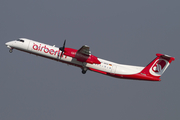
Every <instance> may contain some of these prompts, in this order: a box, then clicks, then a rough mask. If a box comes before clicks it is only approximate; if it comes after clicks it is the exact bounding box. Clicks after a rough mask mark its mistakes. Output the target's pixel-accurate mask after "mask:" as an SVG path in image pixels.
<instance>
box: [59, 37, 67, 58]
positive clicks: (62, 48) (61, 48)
mask: <svg viewBox="0 0 180 120" xmlns="http://www.w3.org/2000/svg"><path fill="white" fill-rule="evenodd" d="M65 44H66V39H65V40H64V44H63V47H60V48H59V50H61V51H62V53H61V56H60V58H61V57H62V55H63V53H64V48H65Z"/></svg>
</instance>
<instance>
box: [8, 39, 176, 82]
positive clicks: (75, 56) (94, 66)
mask: <svg viewBox="0 0 180 120" xmlns="http://www.w3.org/2000/svg"><path fill="white" fill-rule="evenodd" d="M65 44H66V40H64V43H63V46H62V47H55V45H53V46H51V45H47V44H44V43H40V42H37V41H34V40H30V39H27V38H18V39H17V40H13V41H10V42H7V43H5V45H6V46H7V47H8V48H9V52H10V53H12V52H13V49H16V50H20V51H23V52H27V53H30V54H34V55H37V56H41V57H45V58H49V59H52V60H56V61H59V62H62V63H66V64H70V65H73V66H76V67H80V68H81V69H82V73H83V74H85V73H86V72H87V70H90V71H94V72H98V73H101V74H104V75H108V76H111V77H115V78H123V79H134V80H148V81H161V79H160V77H161V75H162V74H163V73H164V71H165V70H166V69H167V67H168V66H169V65H170V63H171V62H172V61H174V60H175V58H174V57H171V56H168V55H165V54H159V53H157V54H156V58H155V59H154V60H153V61H152V62H150V63H149V64H148V65H147V66H146V67H141V66H133V65H124V64H118V63H114V62H111V61H107V60H104V59H101V58H98V57H96V56H94V55H92V54H91V51H90V48H89V46H87V45H83V46H82V47H81V48H80V49H78V50H76V49H72V48H67V47H65Z"/></svg>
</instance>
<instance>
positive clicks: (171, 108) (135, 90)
mask: <svg viewBox="0 0 180 120" xmlns="http://www.w3.org/2000/svg"><path fill="white" fill-rule="evenodd" d="M179 12H180V1H179V0H171V1H170V0H128V1H127V0H121V1H118V0H111V1H108V0H98V1H97V0H89V1H84V0H78V1H70V0H61V1H60V0H51V1H48V0H42V1H41V0H31V1H29V0H1V1H0V44H1V47H0V50H1V64H0V65H1V69H0V73H1V75H0V120H57V119H61V120H70V119H73V120H92V119H93V120H100V119H101V120H131V119H133V120H170V119H171V120H172V119H175V120H178V119H180V114H179V112H180V104H179V101H180V96H179V91H180V87H179V84H180V80H179V75H178V73H179V67H180V65H179V63H180V60H179V59H180V56H179V43H180V42H179V39H180V15H179ZM19 37H25V38H29V39H33V40H36V41H39V42H43V43H47V44H51V45H54V44H55V45H56V46H62V44H63V41H64V39H66V40H67V42H66V46H67V47H71V48H76V49H79V48H80V47H81V46H82V45H85V44H87V45H89V46H90V49H91V52H92V54H93V55H96V56H97V57H99V58H103V59H107V60H110V61H114V62H117V63H123V64H131V65H139V66H146V65H147V64H148V63H149V62H150V61H151V60H152V59H154V58H155V54H156V53H162V54H168V55H170V56H173V57H175V58H176V60H175V61H174V62H172V64H171V65H170V66H169V68H168V69H167V70H166V71H165V73H164V74H163V75H162V77H161V79H162V81H161V82H148V81H136V80H124V79H116V78H112V77H108V76H104V75H101V74H98V73H94V72H91V71H88V72H87V73H86V74H85V75H83V74H81V70H80V69H79V68H76V67H73V66H67V65H66V64H63V63H59V62H56V61H52V60H49V59H45V58H41V57H37V56H34V55H30V54H27V53H23V52H20V51H17V50H14V52H13V53H12V54H10V53H9V52H8V49H7V48H6V46H5V42H8V41H10V40H13V39H17V38H19Z"/></svg>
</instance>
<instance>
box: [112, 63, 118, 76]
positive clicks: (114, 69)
mask: <svg viewBox="0 0 180 120" xmlns="http://www.w3.org/2000/svg"><path fill="white" fill-rule="evenodd" d="M116 69H117V66H116V65H112V70H111V73H112V74H115V73H116Z"/></svg>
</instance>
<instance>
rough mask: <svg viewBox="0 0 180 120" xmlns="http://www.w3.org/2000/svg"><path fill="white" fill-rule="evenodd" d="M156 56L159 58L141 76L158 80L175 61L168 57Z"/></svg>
mask: <svg viewBox="0 0 180 120" xmlns="http://www.w3.org/2000/svg"><path fill="white" fill-rule="evenodd" d="M156 56H157V57H156V58H155V59H154V60H153V61H152V62H151V63H149V64H148V65H147V66H146V67H145V68H144V69H143V70H142V71H141V74H144V75H146V76H150V77H154V78H157V79H158V78H160V77H161V75H162V74H163V73H164V71H165V70H166V69H167V67H168V66H169V65H170V63H171V62H172V61H174V60H175V58H174V57H170V56H168V55H163V54H156Z"/></svg>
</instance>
